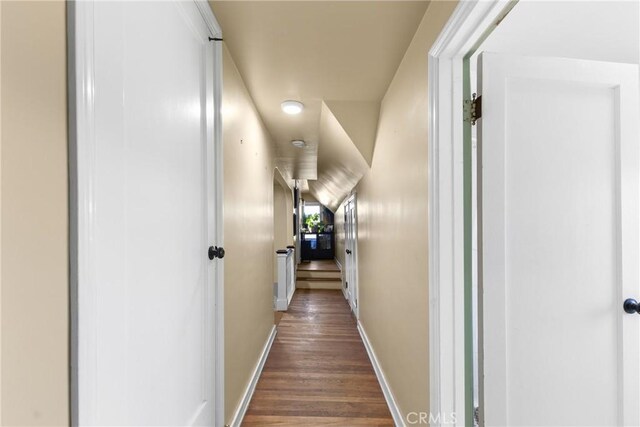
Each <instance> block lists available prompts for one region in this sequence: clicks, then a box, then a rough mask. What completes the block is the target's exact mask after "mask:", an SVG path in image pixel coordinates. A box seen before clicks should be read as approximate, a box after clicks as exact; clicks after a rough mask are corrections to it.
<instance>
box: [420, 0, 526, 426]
mask: <svg viewBox="0 0 640 427" xmlns="http://www.w3.org/2000/svg"><path fill="white" fill-rule="evenodd" d="M516 1H517V0H515V1H513V0H511V1H510V0H482V1H480V0H468V1H462V2H460V3H459V4H458V7H457V8H456V10H455V11H454V13H453V14H452V16H451V18H450V19H449V21H448V22H447V24H446V26H445V27H444V29H443V30H442V32H441V33H440V35H439V36H438V39H437V40H436V42H435V43H434V44H433V46H432V47H431V49H430V51H429V65H428V67H429V70H428V72H429V86H428V87H429V94H428V96H429V141H428V153H429V155H428V157H429V164H428V176H429V214H428V216H429V233H428V244H429V349H430V351H429V354H430V357H429V373H430V375H429V377H430V380H429V381H430V393H429V396H430V405H429V407H430V412H431V414H433V415H434V416H433V417H432V418H431V420H432V422H431V425H432V426H439V425H441V423H443V422H444V421H445V420H447V421H450V420H451V418H449V417H450V416H451V414H455V419H456V423H455V424H454V425H460V426H463V425H465V423H466V418H467V416H469V420H471V415H472V414H467V411H466V405H467V401H466V398H465V394H466V387H472V383H471V384H465V375H466V374H467V372H466V369H467V367H466V365H465V353H466V350H465V309H464V307H465V262H464V256H465V223H464V218H465V215H464V214H465V189H464V172H465V170H464V151H463V143H464V122H463V100H464V70H463V61H464V58H465V56H466V55H468V54H470V53H471V52H473V51H474V50H475V49H476V48H477V47H478V46H479V44H480V43H481V42H482V41H483V40H484V39H485V38H486V36H487V35H488V34H489V33H490V32H491V30H493V29H494V28H495V27H496V26H497V24H498V23H499V22H500V20H501V18H502V17H504V14H505V13H506V11H508V10H509V9H510V8H511V7H513V5H514V4H515V3H516ZM469 173H470V171H469ZM468 197H469V198H470V194H469V195H468ZM469 232H470V230H469ZM469 273H470V272H467V273H466V274H469ZM438 414H440V417H436V415H438ZM447 425H452V424H451V423H450V422H449V423H448V424H447ZM467 425H468V424H467Z"/></svg>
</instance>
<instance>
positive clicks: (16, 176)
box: [0, 1, 69, 425]
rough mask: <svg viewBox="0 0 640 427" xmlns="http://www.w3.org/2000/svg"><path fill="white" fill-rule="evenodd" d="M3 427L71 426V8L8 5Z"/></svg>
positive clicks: (5, 34) (3, 123) (3, 157)
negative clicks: (68, 66) (68, 90)
mask: <svg viewBox="0 0 640 427" xmlns="http://www.w3.org/2000/svg"><path fill="white" fill-rule="evenodd" d="M0 7H1V8H2V13H1V15H2V23H1V32H2V36H1V39H2V41H1V43H2V46H1V52H2V59H1V67H0V68H1V70H2V71H1V84H0V85H1V87H2V93H1V107H0V108H1V112H2V115H1V126H2V128H1V135H2V136H1V138H2V148H1V152H2V153H1V161H2V166H1V179H0V183H1V189H0V194H1V200H2V201H1V206H2V213H1V220H2V222H1V228H2V245H1V246H2V272H1V286H2V309H1V313H2V314H1V315H2V319H1V324H2V335H1V336H2V381H1V383H2V391H3V393H2V402H1V403H2V405H1V406H2V424H3V425H66V424H68V420H69V416H68V413H69V411H68V405H69V400H68V394H69V391H68V374H69V372H68V368H67V367H68V352H67V348H68V332H67V330H68V303H67V301H68V237H67V236H68V223H67V217H68V199H67V116H66V111H67V105H66V23H65V3H64V2H61V1H47V2H28V1H27V2H25V1H20V2H7V1H2V2H1V6H0Z"/></svg>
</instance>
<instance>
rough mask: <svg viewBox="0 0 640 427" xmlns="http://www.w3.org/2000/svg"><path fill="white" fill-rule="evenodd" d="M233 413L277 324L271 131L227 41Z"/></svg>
mask: <svg viewBox="0 0 640 427" xmlns="http://www.w3.org/2000/svg"><path fill="white" fill-rule="evenodd" d="M223 62H224V70H223V76H224V77H223V78H224V81H223V98H222V105H223V107H222V108H223V118H222V120H223V139H224V234H225V236H224V240H225V249H226V252H227V255H226V256H225V263H224V269H225V271H224V276H225V277H224V280H225V283H224V292H225V301H224V304H225V308H224V311H225V332H224V333H225V419H226V420H227V421H229V420H230V419H231V417H232V416H233V413H234V411H235V410H236V407H237V406H238V404H239V402H240V399H241V397H242V394H243V393H244V390H245V388H246V386H247V384H248V382H249V380H250V378H251V374H252V372H253V370H254V368H255V366H256V363H257V362H258V357H259V355H260V353H261V351H262V348H263V346H264V344H265V342H266V340H267V337H268V335H269V332H270V331H271V328H272V326H273V280H272V278H273V257H274V256H275V254H274V253H273V163H274V153H273V144H272V141H271V138H270V136H269V134H268V132H267V131H266V128H265V127H264V125H263V123H262V121H261V119H260V117H259V116H258V113H257V112H256V110H255V107H254V105H253V102H252V101H251V98H250V96H249V94H248V92H247V90H246V88H245V86H244V83H243V82H242V79H241V77H240V74H239V73H238V70H237V69H236V67H235V64H234V63H233V59H232V58H231V55H230V54H229V51H228V50H227V49H226V47H225V49H224V57H223Z"/></svg>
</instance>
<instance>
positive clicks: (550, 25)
mask: <svg viewBox="0 0 640 427" xmlns="http://www.w3.org/2000/svg"><path fill="white" fill-rule="evenodd" d="M478 51H479V52H480V51H487V52H500V53H511V54H520V55H530V56H555V57H564V58H576V59H590V60H595V61H608V62H624V63H630V64H638V62H639V59H640V2H638V1H637V0H632V1H629V0H622V1H615V0H608V1H541V0H520V2H518V4H517V5H516V6H515V7H514V8H513V10H512V11H511V12H510V13H509V14H508V15H507V17H506V18H505V19H504V20H503V21H502V22H501V23H500V25H498V27H497V28H496V29H495V30H494V31H493V32H492V33H491V35H490V36H489V37H488V38H487V40H485V42H484V43H483V44H482V46H481V47H480V49H478Z"/></svg>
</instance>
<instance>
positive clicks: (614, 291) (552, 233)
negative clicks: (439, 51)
mask: <svg viewBox="0 0 640 427" xmlns="http://www.w3.org/2000/svg"><path fill="white" fill-rule="evenodd" d="M479 71H480V78H479V85H478V87H479V92H480V95H482V119H480V121H479V129H478V136H479V141H480V144H479V152H480V156H479V157H480V159H481V172H480V175H479V183H480V192H479V193H480V201H479V208H480V213H481V215H480V217H481V220H480V221H481V222H480V231H481V252H482V255H481V256H482V261H481V270H480V282H481V283H480V286H481V292H482V295H481V298H482V309H481V313H482V314H481V319H480V321H481V327H480V330H481V352H482V358H483V362H482V369H483V376H484V379H483V396H482V399H483V401H482V405H483V409H484V419H485V423H486V425H492V426H493V425H500V426H507V425H508V426H516V425H527V426H534V425H535V426H560V425H564V426H568V425H575V426H586V425H602V426H604V425H607V426H610V425H638V424H640V393H639V388H638V384H639V383H640V369H639V368H640V353H639V342H640V316H637V315H636V316H632V315H629V314H625V313H624V311H623V310H622V302H623V301H624V299H625V298H636V299H639V297H640V280H639V274H638V264H639V263H638V259H639V258H638V257H639V256H640V251H639V234H638V220H639V219H640V211H639V209H638V198H639V189H640V186H639V183H640V168H639V155H638V153H639V151H638V144H639V141H640V140H639V138H638V137H639V136H640V134H639V133H638V117H639V114H638V112H639V109H638V69H637V67H636V66H631V65H622V64H608V63H598V62H592V61H579V60H568V59H559V58H526V57H508V56H501V55H497V54H487V53H484V54H483V55H482V58H481V65H480V66H479Z"/></svg>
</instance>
